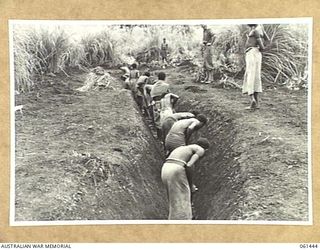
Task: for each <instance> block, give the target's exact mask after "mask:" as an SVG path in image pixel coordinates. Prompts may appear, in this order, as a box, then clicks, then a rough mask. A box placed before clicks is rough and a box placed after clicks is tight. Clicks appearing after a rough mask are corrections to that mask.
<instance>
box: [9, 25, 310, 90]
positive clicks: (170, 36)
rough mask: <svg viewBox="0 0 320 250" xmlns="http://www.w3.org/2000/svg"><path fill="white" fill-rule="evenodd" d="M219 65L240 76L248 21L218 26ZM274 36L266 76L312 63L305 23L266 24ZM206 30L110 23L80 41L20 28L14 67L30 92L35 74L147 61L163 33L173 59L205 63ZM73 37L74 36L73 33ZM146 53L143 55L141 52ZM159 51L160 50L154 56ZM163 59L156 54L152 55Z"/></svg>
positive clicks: (295, 72)
mask: <svg viewBox="0 0 320 250" xmlns="http://www.w3.org/2000/svg"><path fill="white" fill-rule="evenodd" d="M210 28H211V29H212V30H213V32H214V33H215V36H216V40H215V42H214V44H213V48H214V60H215V61H216V65H218V67H221V68H222V69H223V70H227V71H228V73H229V75H230V74H231V75H232V74H234V75H238V76H239V75H241V74H239V72H243V70H244V68H245V62H244V44H245V39H246V33H247V32H248V28H247V27H246V25H228V26H221V25H215V26H214V25H213V26H211V27H210ZM264 29H265V31H266V33H267V34H268V35H269V37H270V38H271V40H272V43H271V47H270V48H269V49H268V50H266V51H264V52H263V62H262V80H263V81H264V82H268V83H283V82H285V81H287V80H288V79H291V78H294V77H296V78H297V77H298V78H299V77H301V75H302V74H303V72H304V71H305V70H306V68H307V56H308V55H307V51H308V47H307V32H306V31H307V29H306V26H303V25H302V26H301V25H300V26H297V25H296V26H293V25H276V24H272V25H271V24H270V25H264ZM202 34H203V30H202V28H201V26H199V25H122V26H121V25H109V26H103V27H101V30H100V32H95V33H93V34H89V33H86V34H84V35H82V36H81V37H80V38H78V39H77V40H73V41H72V39H71V38H70V37H71V36H72V33H71V32H68V33H67V32H66V31H65V30H64V29H62V28H59V27H56V28H54V29H50V30H49V29H44V28H38V29H36V28H33V27H31V28H30V27H29V28H26V27H15V28H14V33H13V39H14V44H13V47H14V70H15V84H16V89H18V90H20V91H28V90H30V89H32V87H33V86H34V84H35V81H34V78H35V76H38V75H42V74H47V73H57V72H59V71H61V70H62V71H64V70H67V69H69V68H74V67H78V68H80V69H83V70H89V69H90V68H93V67H97V66H114V65H117V64H121V63H129V64H130V63H133V62H135V60H136V59H137V58H138V57H139V60H142V61H143V60H146V58H148V56H149V57H150V54H148V53H149V52H150V51H152V50H153V51H154V52H155V53H157V51H158V52H159V48H160V46H161V43H162V40H163V38H166V40H167V43H168V45H169V57H168V59H169V61H170V62H171V63H174V62H175V61H177V60H188V61H191V62H192V63H193V64H194V65H198V66H199V67H202V64H203V58H202V55H201V47H202ZM69 36H70V37H69ZM141 55H142V56H141ZM153 56H155V55H153ZM151 59H152V60H159V58H157V56H155V58H151Z"/></svg>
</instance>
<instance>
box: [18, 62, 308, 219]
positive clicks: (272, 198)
mask: <svg viewBox="0 0 320 250" xmlns="http://www.w3.org/2000/svg"><path fill="white" fill-rule="evenodd" d="M165 72H166V73H167V75H168V79H167V80H168V82H169V83H170V84H171V86H172V87H171V89H172V91H173V92H174V93H177V94H178V95H179V96H180V97H181V98H180V100H179V102H178V107H177V110H178V111H190V110H197V111H199V112H201V113H203V114H205V115H206V116H207V117H208V118H209V122H208V124H207V126H206V127H205V128H203V129H201V131H199V133H198V135H197V136H200V135H201V136H205V137H207V138H208V139H209V141H210V142H211V147H210V149H209V151H208V152H207V154H206V156H205V157H204V158H203V159H201V161H200V162H199V163H198V164H197V169H196V172H195V176H194V181H195V183H196V185H197V186H198V188H199V190H198V191H197V192H196V193H194V194H193V197H192V199H193V214H194V219H197V220H269V221H271V220H272V221H305V220H308V209H309V206H308V192H309V191H310V190H309V186H308V161H307V153H308V151H307V93H306V91H302V90H299V91H290V90H288V89H285V88H278V89H273V88H269V89H266V90H265V91H264V93H263V94H262V103H261V108H260V109H259V110H256V111H247V110H245V109H244V108H245V107H246V106H247V105H248V98H247V96H242V95H241V91H240V90H238V89H223V88H218V85H217V87H216V86H215V85H203V84H199V83H195V82H194V76H193V75H192V74H191V73H190V72H189V71H188V69H187V70H186V69H185V68H173V69H166V70H165ZM117 74H118V72H116V71H113V72H112V75H113V76H115V78H116V79H119V77H118V75H117ZM84 78H85V74H83V73H79V72H73V73H72V74H70V77H66V76H64V75H58V76H56V77H49V76H48V77H46V78H45V79H42V82H43V83H42V86H41V88H40V89H39V90H38V91H34V92H32V93H30V94H20V95H17V96H16V105H20V104H23V105H24V109H23V114H20V113H19V112H16V125H15V126H16V166H15V173H16V176H15V177H16V182H15V192H16V193H15V195H16V196H15V207H16V211H15V219H16V221H46V220H50V221H52V220H115V219H121V220H132V219H156V220H157V219H166V218H167V213H168V208H167V206H168V204H167V198H166V193H165V192H166V191H165V189H164V187H163V185H162V183H161V179H160V173H161V165H162V162H163V159H164V156H163V152H162V149H161V145H160V143H159V141H158V140H157V139H156V138H155V136H154V131H153V129H152V127H151V126H150V123H149V122H148V121H147V120H146V119H145V118H144V117H143V116H142V115H141V113H140V112H139V111H138V109H137V106H136V104H135V103H134V101H133V99H132V97H131V95H130V93H129V92H128V91H127V90H122V89H121V82H120V81H119V80H115V81H114V82H113V83H112V84H111V87H112V88H106V89H101V90H92V91H89V92H87V93H81V94H80V93H77V92H75V91H74V89H75V88H77V87H79V86H82V85H83V82H84ZM197 136H194V138H193V140H196V138H197Z"/></svg>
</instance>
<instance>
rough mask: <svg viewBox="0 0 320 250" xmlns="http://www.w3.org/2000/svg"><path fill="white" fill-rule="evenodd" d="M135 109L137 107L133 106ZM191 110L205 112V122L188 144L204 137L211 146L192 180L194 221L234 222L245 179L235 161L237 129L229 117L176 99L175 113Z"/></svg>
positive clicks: (158, 142) (238, 215)
mask: <svg viewBox="0 0 320 250" xmlns="http://www.w3.org/2000/svg"><path fill="white" fill-rule="evenodd" d="M136 108H137V109H138V107H137V106H136ZM190 110H195V111H198V112H199V113H202V112H204V113H205V114H206V115H207V117H208V123H207V124H206V126H205V127H204V128H202V129H201V130H200V131H199V132H198V133H196V134H197V135H196V136H193V137H191V143H193V142H196V140H197V138H198V137H200V136H201V137H205V138H207V139H208V140H209V141H210V143H211V145H210V148H209V150H208V151H207V152H206V154H205V156H204V157H203V158H202V159H200V161H199V162H198V163H197V164H196V168H195V171H194V176H193V180H194V183H195V184H196V185H197V187H198V189H199V190H198V191H197V192H196V193H193V194H192V203H193V219H194V220H236V219H240V218H241V210H240V208H241V205H240V204H241V200H240V199H241V197H243V196H242V186H243V182H244V179H243V178H242V176H241V172H240V166H239V163H238V162H237V160H236V158H237V156H239V153H236V152H234V151H233V146H234V144H235V138H236V135H237V130H236V128H235V126H234V124H233V120H232V118H231V117H228V116H226V115H225V114H221V113H219V111H216V110H201V109H199V108H197V105H196V104H193V103H191V102H189V101H187V100H179V102H178V104H177V106H176V112H187V111H190ZM142 118H143V121H144V122H145V124H146V125H147V127H148V128H149V130H150V132H151V133H150V135H151V134H152V135H153V137H154V138H153V139H156V140H150V141H154V142H155V143H156V144H157V145H156V146H157V148H158V149H159V150H158V153H159V152H160V154H163V155H162V158H163V159H165V156H164V152H163V151H162V150H161V146H160V141H159V140H158V139H157V137H156V132H155V129H154V127H153V126H152V125H151V124H152V123H151V122H150V121H149V120H147V119H146V118H145V117H144V116H143V115H142Z"/></svg>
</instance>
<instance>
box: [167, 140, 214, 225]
mask: <svg viewBox="0 0 320 250" xmlns="http://www.w3.org/2000/svg"><path fill="white" fill-rule="evenodd" d="M209 146H210V144H209V141H208V140H207V139H205V138H200V139H199V140H198V141H197V143H196V144H191V145H187V146H181V147H178V148H176V149H175V150H173V151H172V152H171V154H170V155H169V157H168V158H167V159H166V161H165V163H164V164H163V166H162V169H161V180H162V182H163V184H164V185H165V187H166V190H167V195H168V200H169V217H168V219H169V220H191V219H192V207H191V192H192V191H193V186H194V185H193V183H192V172H193V168H194V164H195V163H196V162H197V161H198V160H199V159H200V158H201V157H203V156H204V154H205V152H206V150H207V149H208V148H209Z"/></svg>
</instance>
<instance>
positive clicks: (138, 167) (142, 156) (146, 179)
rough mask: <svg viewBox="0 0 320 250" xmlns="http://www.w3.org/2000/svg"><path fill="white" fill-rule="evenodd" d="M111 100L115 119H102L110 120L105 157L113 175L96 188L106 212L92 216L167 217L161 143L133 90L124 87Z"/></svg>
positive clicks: (120, 217) (112, 217)
mask: <svg viewBox="0 0 320 250" xmlns="http://www.w3.org/2000/svg"><path fill="white" fill-rule="evenodd" d="M111 100H112V103H111V105H112V107H111V108H110V109H111V110H113V111H111V112H114V113H115V114H114V115H110V116H109V117H111V118H112V119H113V120H112V121H110V120H109V121H107V120H105V121H102V123H109V131H110V137H109V138H107V139H105V140H102V142H103V143H105V144H106V145H105V147H104V148H105V149H107V150H105V154H104V156H102V157H104V159H106V160H107V161H108V168H109V169H108V173H109V178H108V180H107V181H105V182H103V183H102V185H100V186H99V188H98V189H96V190H95V192H96V195H95V196H96V197H97V199H96V203H95V204H94V206H95V207H98V208H99V209H98V210H100V211H102V213H101V214H99V215H97V213H96V212H95V213H93V214H92V215H91V216H92V218H97V216H98V218H99V219H103V220H106V219H121V220H131V219H134V220H138V219H166V217H167V213H168V212H167V205H166V203H167V202H166V191H165V189H164V187H163V185H162V183H161V178H160V174H161V166H162V162H163V158H162V155H161V154H160V152H159V145H158V144H157V142H156V141H155V139H154V138H153V136H152V135H151V132H150V130H149V129H148V128H147V126H146V124H145V123H144V122H143V119H142V117H141V114H140V113H139V112H138V109H137V105H136V104H135V103H134V100H133V99H132V97H131V94H130V93H129V91H127V90H120V91H119V92H118V93H117V94H115V95H113V96H112V97H111ZM109 112H110V110H109ZM109 117H108V118H109ZM99 141H101V140H99ZM97 190H98V191H97ZM93 191H94V190H92V192H93ZM92 196H93V193H92ZM84 202H90V201H89V200H88V199H87V200H84ZM91 202H92V201H91Z"/></svg>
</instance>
